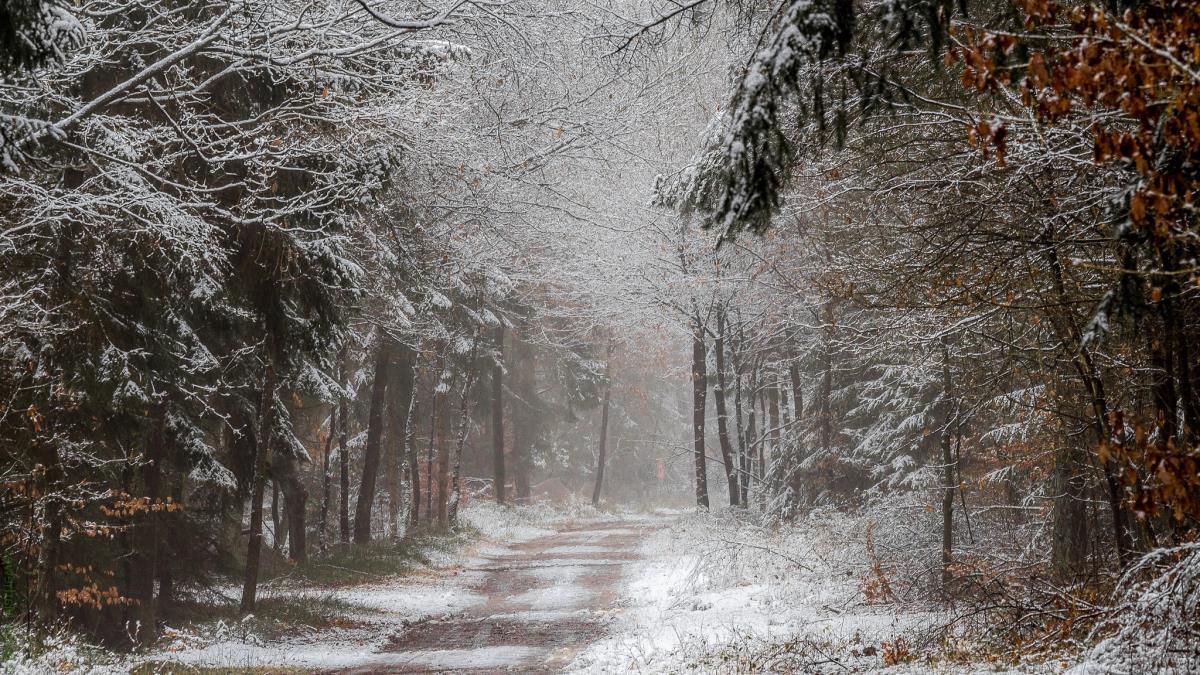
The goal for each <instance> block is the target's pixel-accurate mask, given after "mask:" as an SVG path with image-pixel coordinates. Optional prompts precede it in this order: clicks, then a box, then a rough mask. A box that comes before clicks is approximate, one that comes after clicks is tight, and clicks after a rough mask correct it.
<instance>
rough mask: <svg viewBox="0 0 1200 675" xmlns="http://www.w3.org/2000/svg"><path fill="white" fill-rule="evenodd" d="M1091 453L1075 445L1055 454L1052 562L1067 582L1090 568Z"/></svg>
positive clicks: (1065, 447)
mask: <svg viewBox="0 0 1200 675" xmlns="http://www.w3.org/2000/svg"><path fill="white" fill-rule="evenodd" d="M1087 464H1088V461H1087V452H1086V451H1085V450H1084V449H1083V448H1082V447H1079V446H1077V445H1075V444H1071V445H1067V446H1064V447H1061V448H1059V449H1058V450H1057V451H1056V452H1055V453H1054V473H1053V475H1052V479H1053V486H1054V513H1053V524H1052V527H1051V537H1052V539H1051V548H1050V560H1051V562H1052V563H1053V564H1054V568H1055V570H1056V571H1057V572H1058V574H1059V575H1061V576H1062V577H1063V578H1064V579H1067V580H1069V579H1073V578H1075V577H1076V576H1077V575H1078V574H1080V573H1082V572H1084V571H1085V566H1086V565H1087V553H1088V542H1089V541H1090V539H1091V535H1090V533H1089V532H1088V512H1087V505H1088V499H1089V494H1088V493H1089V492H1090V491H1089V490H1088V486H1087V476H1086V473H1085V471H1086V468H1087Z"/></svg>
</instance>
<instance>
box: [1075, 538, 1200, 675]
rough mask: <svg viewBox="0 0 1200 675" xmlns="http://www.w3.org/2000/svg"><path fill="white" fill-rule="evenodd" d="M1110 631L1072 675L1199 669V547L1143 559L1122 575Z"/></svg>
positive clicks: (1180, 548)
mask: <svg viewBox="0 0 1200 675" xmlns="http://www.w3.org/2000/svg"><path fill="white" fill-rule="evenodd" d="M1122 588H1123V590H1122V592H1121V595H1120V596H1119V602H1118V603H1117V604H1116V605H1115V606H1114V607H1113V608H1112V619H1111V621H1110V622H1108V623H1106V624H1104V625H1103V626H1101V628H1100V629H1101V630H1104V629H1113V628H1115V632H1114V633H1113V634H1112V635H1109V636H1108V637H1106V638H1104V639H1103V640H1101V641H1100V642H1099V643H1098V644H1097V645H1096V646H1095V647H1094V648H1092V650H1091V651H1090V652H1089V653H1088V654H1087V657H1086V658H1085V659H1084V661H1083V663H1081V664H1080V665H1079V666H1078V667H1076V668H1075V669H1073V670H1072V673H1074V674H1076V675H1094V674H1095V675H1098V674H1099V673H1149V672H1154V673H1163V674H1168V673H1194V672H1196V671H1197V670H1198V669H1200V614H1198V613H1197V610H1198V609H1200V543H1190V544H1185V545H1183V546H1177V547H1174V548H1164V549H1159V550H1157V551H1154V552H1153V553H1151V554H1149V555H1146V556H1144V557H1143V558H1142V559H1141V560H1140V561H1139V562H1138V563H1137V564H1136V565H1134V566H1133V567H1131V568H1130V570H1129V571H1128V572H1127V573H1126V574H1125V578H1124V580H1123V583H1122Z"/></svg>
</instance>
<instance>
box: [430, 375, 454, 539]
mask: <svg viewBox="0 0 1200 675" xmlns="http://www.w3.org/2000/svg"><path fill="white" fill-rule="evenodd" d="M447 389H449V386H448V385H447ZM434 398H435V399H440V400H441V405H439V406H438V407H439V408H441V410H442V414H441V415H439V416H438V425H437V502H436V503H435V504H434V515H435V516H436V517H437V523H438V525H440V526H442V527H448V526H449V525H450V521H449V513H448V512H447V510H446V509H447V507H448V506H449V502H450V392H449V391H444V392H443V391H439V392H437V393H435V394H434Z"/></svg>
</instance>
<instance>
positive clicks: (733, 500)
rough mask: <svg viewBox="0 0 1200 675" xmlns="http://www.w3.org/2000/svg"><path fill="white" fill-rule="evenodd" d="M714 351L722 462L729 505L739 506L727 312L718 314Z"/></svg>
mask: <svg viewBox="0 0 1200 675" xmlns="http://www.w3.org/2000/svg"><path fill="white" fill-rule="evenodd" d="M713 351H714V353H715V354H716V357H717V363H716V365H717V386H716V387H715V388H714V389H713V400H714V401H715V403H716V404H717V438H718V440H720V442H721V460H722V461H723V462H724V463H725V482H726V484H727V485H728V488H729V505H730V506H738V505H739V504H740V503H741V496H740V495H741V490H740V489H739V488H740V485H739V482H738V467H737V463H736V461H737V460H736V458H735V457H734V452H733V444H732V443H731V442H730V440H729V412H728V409H727V407H726V401H725V386H726V382H727V373H726V372H725V312H724V311H721V312H718V313H717V336H716V339H715V341H714V343H713Z"/></svg>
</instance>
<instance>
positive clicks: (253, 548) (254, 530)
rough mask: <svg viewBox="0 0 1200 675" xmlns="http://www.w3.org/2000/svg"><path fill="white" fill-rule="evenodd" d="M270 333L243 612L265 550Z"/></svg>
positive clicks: (271, 418) (271, 416)
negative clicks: (263, 538) (263, 546)
mask: <svg viewBox="0 0 1200 675" xmlns="http://www.w3.org/2000/svg"><path fill="white" fill-rule="evenodd" d="M271 343H272V341H271V338H270V335H269V334H268V336H267V348H266V350H265V352H266V359H265V360H266V363H265V366H264V373H263V388H262V389H263V391H262V403H261V404H260V405H259V408H260V410H259V424H258V437H257V438H256V439H255V440H256V441H257V443H256V449H255V453H254V454H255V457H254V484H253V487H252V488H251V494H250V536H249V538H248V540H247V543H246V574H245V576H244V578H243V580H242V604H241V611H242V612H243V613H247V612H253V611H254V605H255V599H256V596H257V594H258V565H259V558H260V557H261V554H262V526H263V497H264V496H265V493H266V489H267V469H268V468H269V467H270V465H271V445H272V443H271V441H272V438H273V436H274V434H273V433H272V431H273V429H274V428H275V386H276V383H275V354H274V348H273V346H272V344H271Z"/></svg>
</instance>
